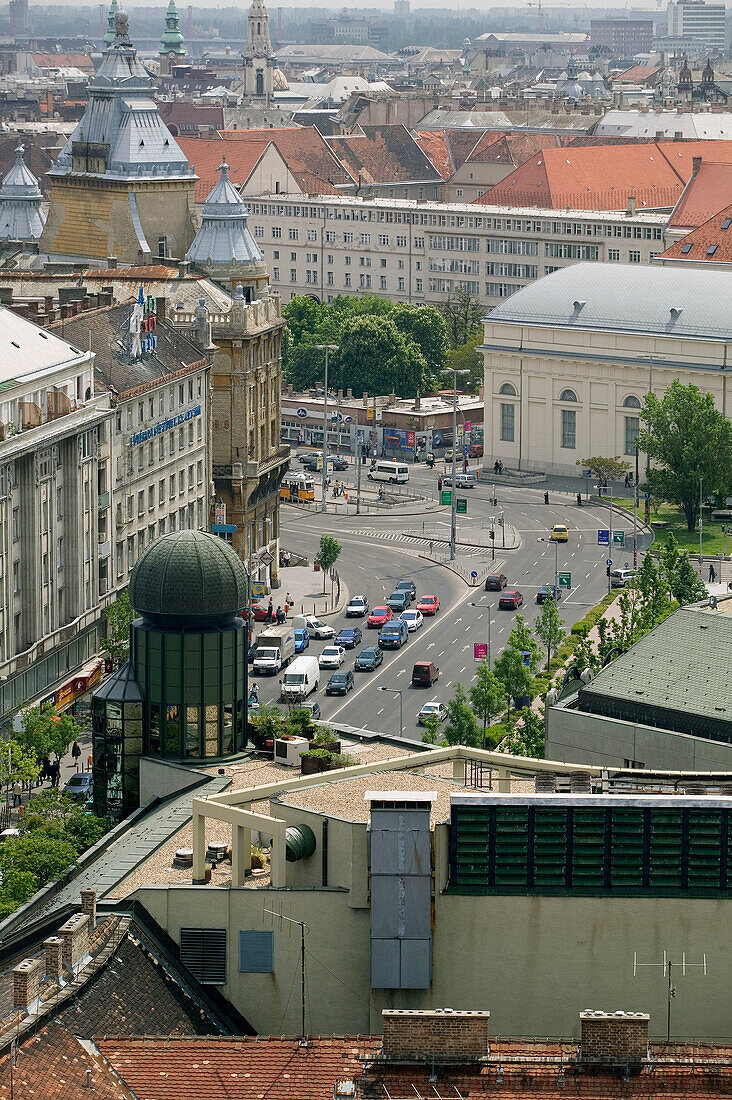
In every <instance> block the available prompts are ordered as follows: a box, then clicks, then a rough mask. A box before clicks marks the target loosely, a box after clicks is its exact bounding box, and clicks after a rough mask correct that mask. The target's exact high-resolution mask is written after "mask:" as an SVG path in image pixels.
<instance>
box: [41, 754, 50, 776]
mask: <svg viewBox="0 0 732 1100" xmlns="http://www.w3.org/2000/svg"><path fill="white" fill-rule="evenodd" d="M50 775H51V761H50V760H49V759H48V757H47V756H44V757H43V759H42V760H41V775H40V779H41V783H43V781H44V780H46V779H48V778H49V777H50Z"/></svg>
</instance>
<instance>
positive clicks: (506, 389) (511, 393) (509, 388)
mask: <svg viewBox="0 0 732 1100" xmlns="http://www.w3.org/2000/svg"><path fill="white" fill-rule="evenodd" d="M498 392H499V393H503V394H505V395H506V397H515V396H516V387H515V386H513V385H512V384H511V383H510V382H504V383H503V385H502V386H501V388H500V390H499V391H498Z"/></svg>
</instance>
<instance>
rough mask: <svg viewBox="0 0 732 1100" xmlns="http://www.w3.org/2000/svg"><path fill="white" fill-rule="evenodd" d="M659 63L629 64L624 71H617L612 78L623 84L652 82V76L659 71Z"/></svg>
mask: <svg viewBox="0 0 732 1100" xmlns="http://www.w3.org/2000/svg"><path fill="white" fill-rule="evenodd" d="M660 69H661V66H660V65H631V67H630V68H629V69H626V70H625V72H622V73H618V74H617V76H615V77H614V78H613V80H614V82H616V83H617V82H621V81H622V83H623V84H646V83H649V84H653V83H655V81H654V80H653V77H654V76H655V75H656V73H658V72H660Z"/></svg>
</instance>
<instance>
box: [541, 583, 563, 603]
mask: <svg viewBox="0 0 732 1100" xmlns="http://www.w3.org/2000/svg"><path fill="white" fill-rule="evenodd" d="M561 598H562V593H561V592H560V591H559V589H558V588H557V587H556V585H554V584H542V586H541V588H540V589H539V591H538V592H537V593H536V602H537V603H547V601H548V600H555V601H557V602H558V601H559V600H561Z"/></svg>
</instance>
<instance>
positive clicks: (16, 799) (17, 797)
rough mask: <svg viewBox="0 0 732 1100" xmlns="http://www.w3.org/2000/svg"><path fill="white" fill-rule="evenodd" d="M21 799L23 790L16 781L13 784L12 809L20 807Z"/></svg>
mask: <svg viewBox="0 0 732 1100" xmlns="http://www.w3.org/2000/svg"><path fill="white" fill-rule="evenodd" d="M22 797H23V788H22V787H21V785H20V783H19V782H18V780H17V779H16V780H15V782H14V783H13V809H15V807H16V806H20V802H21V799H22Z"/></svg>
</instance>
